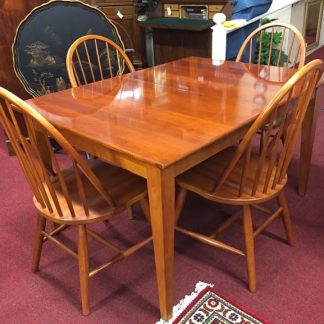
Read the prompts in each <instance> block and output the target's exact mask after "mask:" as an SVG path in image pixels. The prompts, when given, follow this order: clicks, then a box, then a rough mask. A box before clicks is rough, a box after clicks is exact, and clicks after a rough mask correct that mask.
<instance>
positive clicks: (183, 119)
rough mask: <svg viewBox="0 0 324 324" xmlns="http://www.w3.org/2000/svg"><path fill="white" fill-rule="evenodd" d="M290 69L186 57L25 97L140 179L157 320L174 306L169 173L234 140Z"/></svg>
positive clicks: (82, 143)
mask: <svg viewBox="0 0 324 324" xmlns="http://www.w3.org/2000/svg"><path fill="white" fill-rule="evenodd" d="M291 73H292V72H291V71H287V69H282V68H277V67H271V68H269V69H267V68H265V67H262V66H255V65H248V64H245V63H237V62H224V63H223V64H222V65H219V66H217V65H214V64H213V62H212V60H211V59H207V58H196V57H190V58H185V59H181V60H178V61H174V62H170V63H167V64H163V65H160V66H156V67H152V68H149V69H145V70H141V71H136V72H134V73H131V74H126V75H123V76H120V77H116V78H112V79H108V80H105V81H100V82H96V83H93V84H89V85H85V86H82V87H78V88H74V89H68V90H64V91H61V92H57V93H52V94H48V95H46V96H43V97H38V98H34V99H30V100H28V103H29V104H31V105H32V106H33V107H34V108H35V109H36V110H38V111H39V112H40V113H41V114H42V115H43V116H45V117H46V118H47V119H48V120H49V121H50V122H52V123H53V124H54V125H55V126H56V127H58V128H59V129H60V130H61V132H62V133H63V134H64V135H65V136H66V137H67V138H68V139H69V140H70V141H71V142H72V144H74V145H75V146H76V147H78V148H80V149H83V150H85V151H86V152H89V153H91V154H93V155H95V156H98V157H101V158H103V159H105V160H106V161H108V162H110V163H113V164H116V165H118V166H120V167H122V168H125V169H128V170H130V171H131V172H134V173H136V174H138V175H141V176H143V177H144V178H146V179H147V184H148V194H149V201H150V213H151V226H152V233H153V244H154V257H155V264H156V273H157V286H158V296H159V306H160V313H161V317H162V318H163V319H168V318H170V317H171V316H172V306H173V304H174V300H173V289H174V283H173V262H174V260H173V259H174V219H175V215H174V213H175V211H174V201H175V177H176V176H177V175H178V174H180V173H181V172H184V171H185V170H187V169H189V168H191V167H193V166H194V165H196V164H198V163H199V162H201V161H203V160H205V159H207V158H209V157H210V156H212V155H213V154H215V153H217V152H219V151H220V150H222V149H223V148H225V147H227V146H229V145H231V144H233V143H235V142H236V141H237V140H239V139H240V138H241V137H242V135H243V134H244V132H245V130H246V129H247V127H248V126H249V125H250V124H251V122H252V121H253V120H254V119H255V118H256V117H257V115H258V114H259V113H260V111H261V110H262V109H263V108H264V107H265V105H266V104H267V103H268V102H269V100H270V99H271V98H272V97H273V95H274V94H275V93H276V92H277V91H278V90H279V88H280V86H281V85H282V82H284V81H285V80H286V79H287V78H288V77H289V75H290V74H291Z"/></svg>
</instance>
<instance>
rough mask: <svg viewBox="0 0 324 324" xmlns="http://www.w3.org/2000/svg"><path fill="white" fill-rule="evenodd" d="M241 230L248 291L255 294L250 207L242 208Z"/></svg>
mask: <svg viewBox="0 0 324 324" xmlns="http://www.w3.org/2000/svg"><path fill="white" fill-rule="evenodd" d="M243 228H244V239H245V250H246V261H247V270H248V278H249V290H250V291H251V292H256V275H255V257H254V237H253V225H252V215H251V207H250V206H243Z"/></svg>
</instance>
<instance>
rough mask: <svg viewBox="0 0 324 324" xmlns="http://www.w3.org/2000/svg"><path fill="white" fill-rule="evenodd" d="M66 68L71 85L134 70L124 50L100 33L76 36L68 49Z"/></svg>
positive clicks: (74, 85)
mask: <svg viewBox="0 0 324 324" xmlns="http://www.w3.org/2000/svg"><path fill="white" fill-rule="evenodd" d="M66 68H67V72H68V76H69V79H70V83H71V86H72V87H76V86H79V85H83V84H87V83H91V82H95V81H99V80H103V79H107V78H111V77H114V76H118V75H121V74H123V73H126V72H133V71H135V69H134V66H133V64H132V62H131V61H130V59H129V58H128V56H127V55H126V53H125V52H124V50H123V49H122V48H121V47H120V46H118V45H117V44H116V43H115V42H113V41H112V40H110V39H108V38H106V37H104V36H100V35H86V36H82V37H80V38H78V39H77V40H76V41H75V42H74V43H73V44H72V45H71V46H70V48H69V50H68V53H67V56H66Z"/></svg>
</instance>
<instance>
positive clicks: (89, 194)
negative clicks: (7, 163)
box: [0, 87, 151, 315]
mask: <svg viewBox="0 0 324 324" xmlns="http://www.w3.org/2000/svg"><path fill="white" fill-rule="evenodd" d="M16 112H18V113H20V114H21V115H22V116H23V118H24V121H25V124H26V127H27V132H28V140H27V139H26V138H25V137H24V136H23V134H22V131H21V129H20V126H19V124H18V122H17V119H16ZM0 122H1V124H2V125H3V127H4V130H5V132H6V134H7V135H8V137H9V139H10V140H11V143H12V145H13V148H14V150H15V153H16V155H17V157H18V160H19V162H20V165H21V167H22V170H23V172H24V175H25V177H26V179H27V181H28V183H29V185H30V187H31V189H32V192H33V194H34V205H35V207H36V210H37V212H38V222H37V229H36V236H35V241H34V252H33V261H32V270H33V272H36V271H38V268H39V263H40V256H41V251H42V245H43V243H44V242H45V241H51V242H53V243H55V244H56V245H57V246H58V247H61V248H62V249H63V250H65V251H66V252H67V253H69V254H70V255H72V256H73V257H75V258H76V259H77V260H78V263H79V278H80V290H81V302H82V313H83V314H84V315H88V314H89V313H90V307H89V278H91V277H93V276H94V275H96V274H97V273H98V272H99V271H101V270H103V269H105V268H107V267H108V266H110V265H112V264H114V263H115V262H117V261H120V260H122V259H123V258H125V257H127V256H129V255H131V254H133V253H134V252H136V251H137V250H138V249H139V248H141V247H143V246H145V245H146V244H147V243H149V242H150V241H151V237H147V238H145V239H143V240H142V241H141V242H139V243H136V244H134V245H132V246H131V247H129V248H127V249H121V248H119V247H118V246H117V245H116V244H112V243H110V242H108V241H106V240H105V239H104V238H103V237H102V236H101V235H100V234H98V233H97V232H95V231H93V230H92V229H90V228H88V227H89V226H88V225H90V224H92V223H99V222H102V221H106V220H108V219H111V218H112V217H114V216H117V215H120V214H121V213H122V212H123V211H124V210H126V209H127V208H128V207H129V206H131V205H132V204H134V203H136V202H139V201H140V203H141V205H142V206H143V210H145V211H147V213H146V216H147V217H149V213H148V203H147V188H146V181H145V180H144V179H142V178H140V177H138V176H136V175H133V174H131V173H130V172H128V171H125V170H122V169H120V168H117V167H114V166H111V165H109V164H106V163H104V162H101V161H100V160H99V159H92V160H84V159H83V158H82V157H81V155H80V154H79V153H78V152H77V151H76V150H75V149H74V148H73V147H72V145H71V144H70V143H69V142H68V141H67V140H66V139H65V138H64V137H63V135H61V134H60V132H59V131H58V130H57V129H56V128H54V126H52V125H51V124H50V123H49V122H48V121H47V120H46V119H45V118H44V117H42V116H41V115H40V114H39V113H38V112H36V111H35V110H34V109H33V108H32V107H30V106H29V105H28V104H27V103H25V102H24V101H22V100H21V99H19V98H18V97H16V96H15V95H14V94H12V93H10V92H9V91H7V90H5V89H4V88H1V87H0ZM38 133H42V134H44V136H42V139H43V140H44V139H45V141H46V143H45V144H46V145H47V147H48V151H49V152H50V154H51V160H52V166H53V171H54V172H52V173H50V172H49V171H48V168H47V167H46V164H45V162H44V160H43V159H42V151H41V149H40V147H39V145H38V144H39V142H38ZM49 137H50V138H53V139H55V140H56V141H57V142H58V143H59V144H60V145H61V147H62V149H63V150H64V151H65V152H66V155H64V156H63V158H62V157H61V158H59V159H58V157H57V155H56V154H54V153H53V150H51V148H50V142H49ZM43 145H44V143H43ZM60 156H62V155H61V154H60ZM62 165H63V166H65V168H63V167H62ZM67 166H68V167H67ZM46 220H50V221H52V222H54V223H56V224H58V225H59V227H57V228H55V229H54V230H53V231H51V232H48V231H47V230H46V227H45V226H46ZM73 225H74V227H73ZM71 226H72V228H76V229H77V232H78V242H77V252H75V251H73V250H72V249H71V248H70V247H68V246H66V245H64V244H63V242H62V241H59V240H58V238H57V236H56V235H57V234H58V233H59V232H60V231H62V230H63V229H65V228H66V227H70V228H71ZM88 236H90V237H92V238H93V239H95V240H97V241H98V242H100V243H103V244H104V245H105V246H106V247H108V248H110V249H112V250H113V251H114V252H115V253H114V256H113V257H112V258H111V259H110V260H109V261H108V262H106V263H104V264H102V265H100V266H99V267H97V268H95V269H93V270H91V271H90V269H89V261H88V243H87V242H88Z"/></svg>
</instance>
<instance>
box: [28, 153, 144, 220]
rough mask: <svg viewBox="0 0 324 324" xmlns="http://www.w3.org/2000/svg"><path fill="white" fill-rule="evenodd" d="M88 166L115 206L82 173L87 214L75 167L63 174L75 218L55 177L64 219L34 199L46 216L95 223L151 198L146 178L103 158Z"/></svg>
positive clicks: (89, 162) (89, 161) (54, 218)
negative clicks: (148, 195) (78, 186)
mask: <svg viewBox="0 0 324 324" xmlns="http://www.w3.org/2000/svg"><path fill="white" fill-rule="evenodd" d="M87 164H88V165H89V166H90V168H91V169H92V171H93V172H94V173H95V175H96V176H97V178H98V179H100V182H101V184H102V186H103V188H104V190H105V191H106V192H107V193H108V194H109V195H110V196H111V197H112V199H113V201H114V202H115V207H111V206H109V204H107V202H106V201H105V200H104V199H103V198H102V196H101V195H99V194H98V191H97V190H95V189H94V187H93V186H92V185H90V183H89V180H88V179H87V178H86V177H85V175H84V174H80V178H81V181H82V183H83V185H84V188H85V189H84V190H85V197H86V201H87V204H88V208H89V215H86V214H85V212H84V208H83V205H82V202H81V200H80V197H79V194H78V189H77V182H76V176H75V172H74V170H73V168H68V169H66V170H64V171H63V176H64V179H65V181H66V185H67V189H68V191H69V193H70V197H71V200H72V204H73V208H74V210H75V217H73V216H72V215H71V212H70V210H69V208H68V205H67V202H66V200H65V198H64V194H63V192H62V188H61V187H60V185H59V181H58V179H57V178H53V184H54V187H55V190H56V193H57V196H58V200H59V203H60V206H61V208H62V213H63V216H60V215H59V213H58V212H57V211H56V209H55V207H53V209H54V211H53V212H52V213H51V212H50V211H49V210H48V209H47V208H45V209H44V208H42V206H41V205H40V204H39V202H38V201H37V200H36V199H35V198H34V204H35V206H36V208H37V209H38V211H39V212H41V213H42V215H43V216H44V217H46V218H48V219H50V220H52V221H54V222H56V223H65V224H72V223H73V224H87V223H93V222H97V221H98V220H104V219H108V218H110V217H112V216H114V215H116V214H117V213H118V210H119V209H120V211H123V210H125V206H130V205H132V204H133V203H135V202H137V201H139V200H141V199H142V198H145V196H146V195H147V191H146V181H145V180H144V179H143V178H141V177H138V176H136V175H134V174H132V173H130V172H128V171H126V170H123V169H120V168H117V167H114V166H112V165H109V164H107V163H104V162H102V161H100V160H99V159H93V160H88V161H87ZM47 191H48V189H47ZM48 192H49V191H48ZM51 205H52V206H55V205H54V202H53V201H51Z"/></svg>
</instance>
